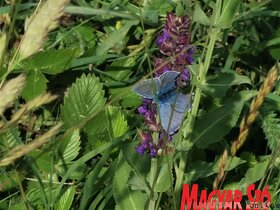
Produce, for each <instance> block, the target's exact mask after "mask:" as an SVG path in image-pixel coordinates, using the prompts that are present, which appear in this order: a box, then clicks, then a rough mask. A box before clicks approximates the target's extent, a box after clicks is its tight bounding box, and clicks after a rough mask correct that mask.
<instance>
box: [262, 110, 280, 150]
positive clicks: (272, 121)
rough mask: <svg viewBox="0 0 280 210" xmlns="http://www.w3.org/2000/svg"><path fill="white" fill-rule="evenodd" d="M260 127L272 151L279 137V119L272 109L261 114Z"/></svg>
mask: <svg viewBox="0 0 280 210" xmlns="http://www.w3.org/2000/svg"><path fill="white" fill-rule="evenodd" d="M262 129H263V131H264V134H265V137H266V139H267V140H268V146H269V148H270V149H271V150H272V151H273V150H274V149H275V148H276V147H277V144H278V142H279V139H280V120H279V117H278V116H277V114H276V113H274V112H273V111H272V112H270V113H267V114H266V113H265V115H264V116H263V123H262Z"/></svg>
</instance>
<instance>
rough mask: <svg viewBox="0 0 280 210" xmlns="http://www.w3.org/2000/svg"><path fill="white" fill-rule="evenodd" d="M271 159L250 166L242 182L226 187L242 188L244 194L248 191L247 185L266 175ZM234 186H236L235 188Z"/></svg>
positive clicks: (226, 187)
mask: <svg viewBox="0 0 280 210" xmlns="http://www.w3.org/2000/svg"><path fill="white" fill-rule="evenodd" d="M268 164H269V161H268V159H266V160H264V161H262V162H259V163H257V164H256V165H255V166H253V167H252V168H249V169H248V170H247V172H246V174H245V176H244V178H243V179H241V180H240V182H239V183H238V184H237V185H234V186H235V187H234V186H231V185H228V186H225V189H229V188H230V189H232V190H235V189H236V190H241V191H242V193H243V194H245V193H246V189H247V187H248V186H249V185H250V184H252V183H255V182H257V181H259V180H260V179H261V178H263V177H265V172H266V169H267V167H268ZM233 187H234V188H233Z"/></svg>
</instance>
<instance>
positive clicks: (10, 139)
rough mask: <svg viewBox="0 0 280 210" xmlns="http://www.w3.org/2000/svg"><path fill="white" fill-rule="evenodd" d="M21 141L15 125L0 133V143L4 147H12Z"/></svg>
mask: <svg viewBox="0 0 280 210" xmlns="http://www.w3.org/2000/svg"><path fill="white" fill-rule="evenodd" d="M20 143H21V139H20V133H19V130H18V128H17V127H15V128H10V129H9V130H7V132H5V133H1V134H0V144H1V146H2V145H3V146H4V149H5V148H6V147H8V148H13V147H15V146H17V145H19V144H20Z"/></svg>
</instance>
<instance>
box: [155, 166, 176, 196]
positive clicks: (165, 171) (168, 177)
mask: <svg viewBox="0 0 280 210" xmlns="http://www.w3.org/2000/svg"><path fill="white" fill-rule="evenodd" d="M172 182H173V176H172V169H171V168H170V164H167V163H164V164H162V165H161V167H160V171H159V174H158V179H157V182H156V185H155V191H156V192H166V191H167V190H169V189H170V188H171V187H172Z"/></svg>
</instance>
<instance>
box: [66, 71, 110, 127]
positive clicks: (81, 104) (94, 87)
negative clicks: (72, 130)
mask: <svg viewBox="0 0 280 210" xmlns="http://www.w3.org/2000/svg"><path fill="white" fill-rule="evenodd" d="M104 104H105V98H104V90H103V89H102V84H101V83H100V82H99V79H98V78H97V77H96V76H95V75H93V74H92V75H90V74H89V75H87V76H86V75H82V77H81V78H79V79H77V80H76V82H75V83H74V84H73V85H72V86H71V87H70V89H69V90H68V92H67V95H66V96H65V97H64V104H63V105H62V106H61V114H62V120H63V121H64V123H65V126H66V127H71V126H73V125H76V124H77V123H79V122H80V121H81V120H83V119H86V118H87V117H89V116H90V115H91V114H93V113H94V112H95V111H97V110H98V109H100V108H101V107H102V106H103V105H104Z"/></svg>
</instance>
